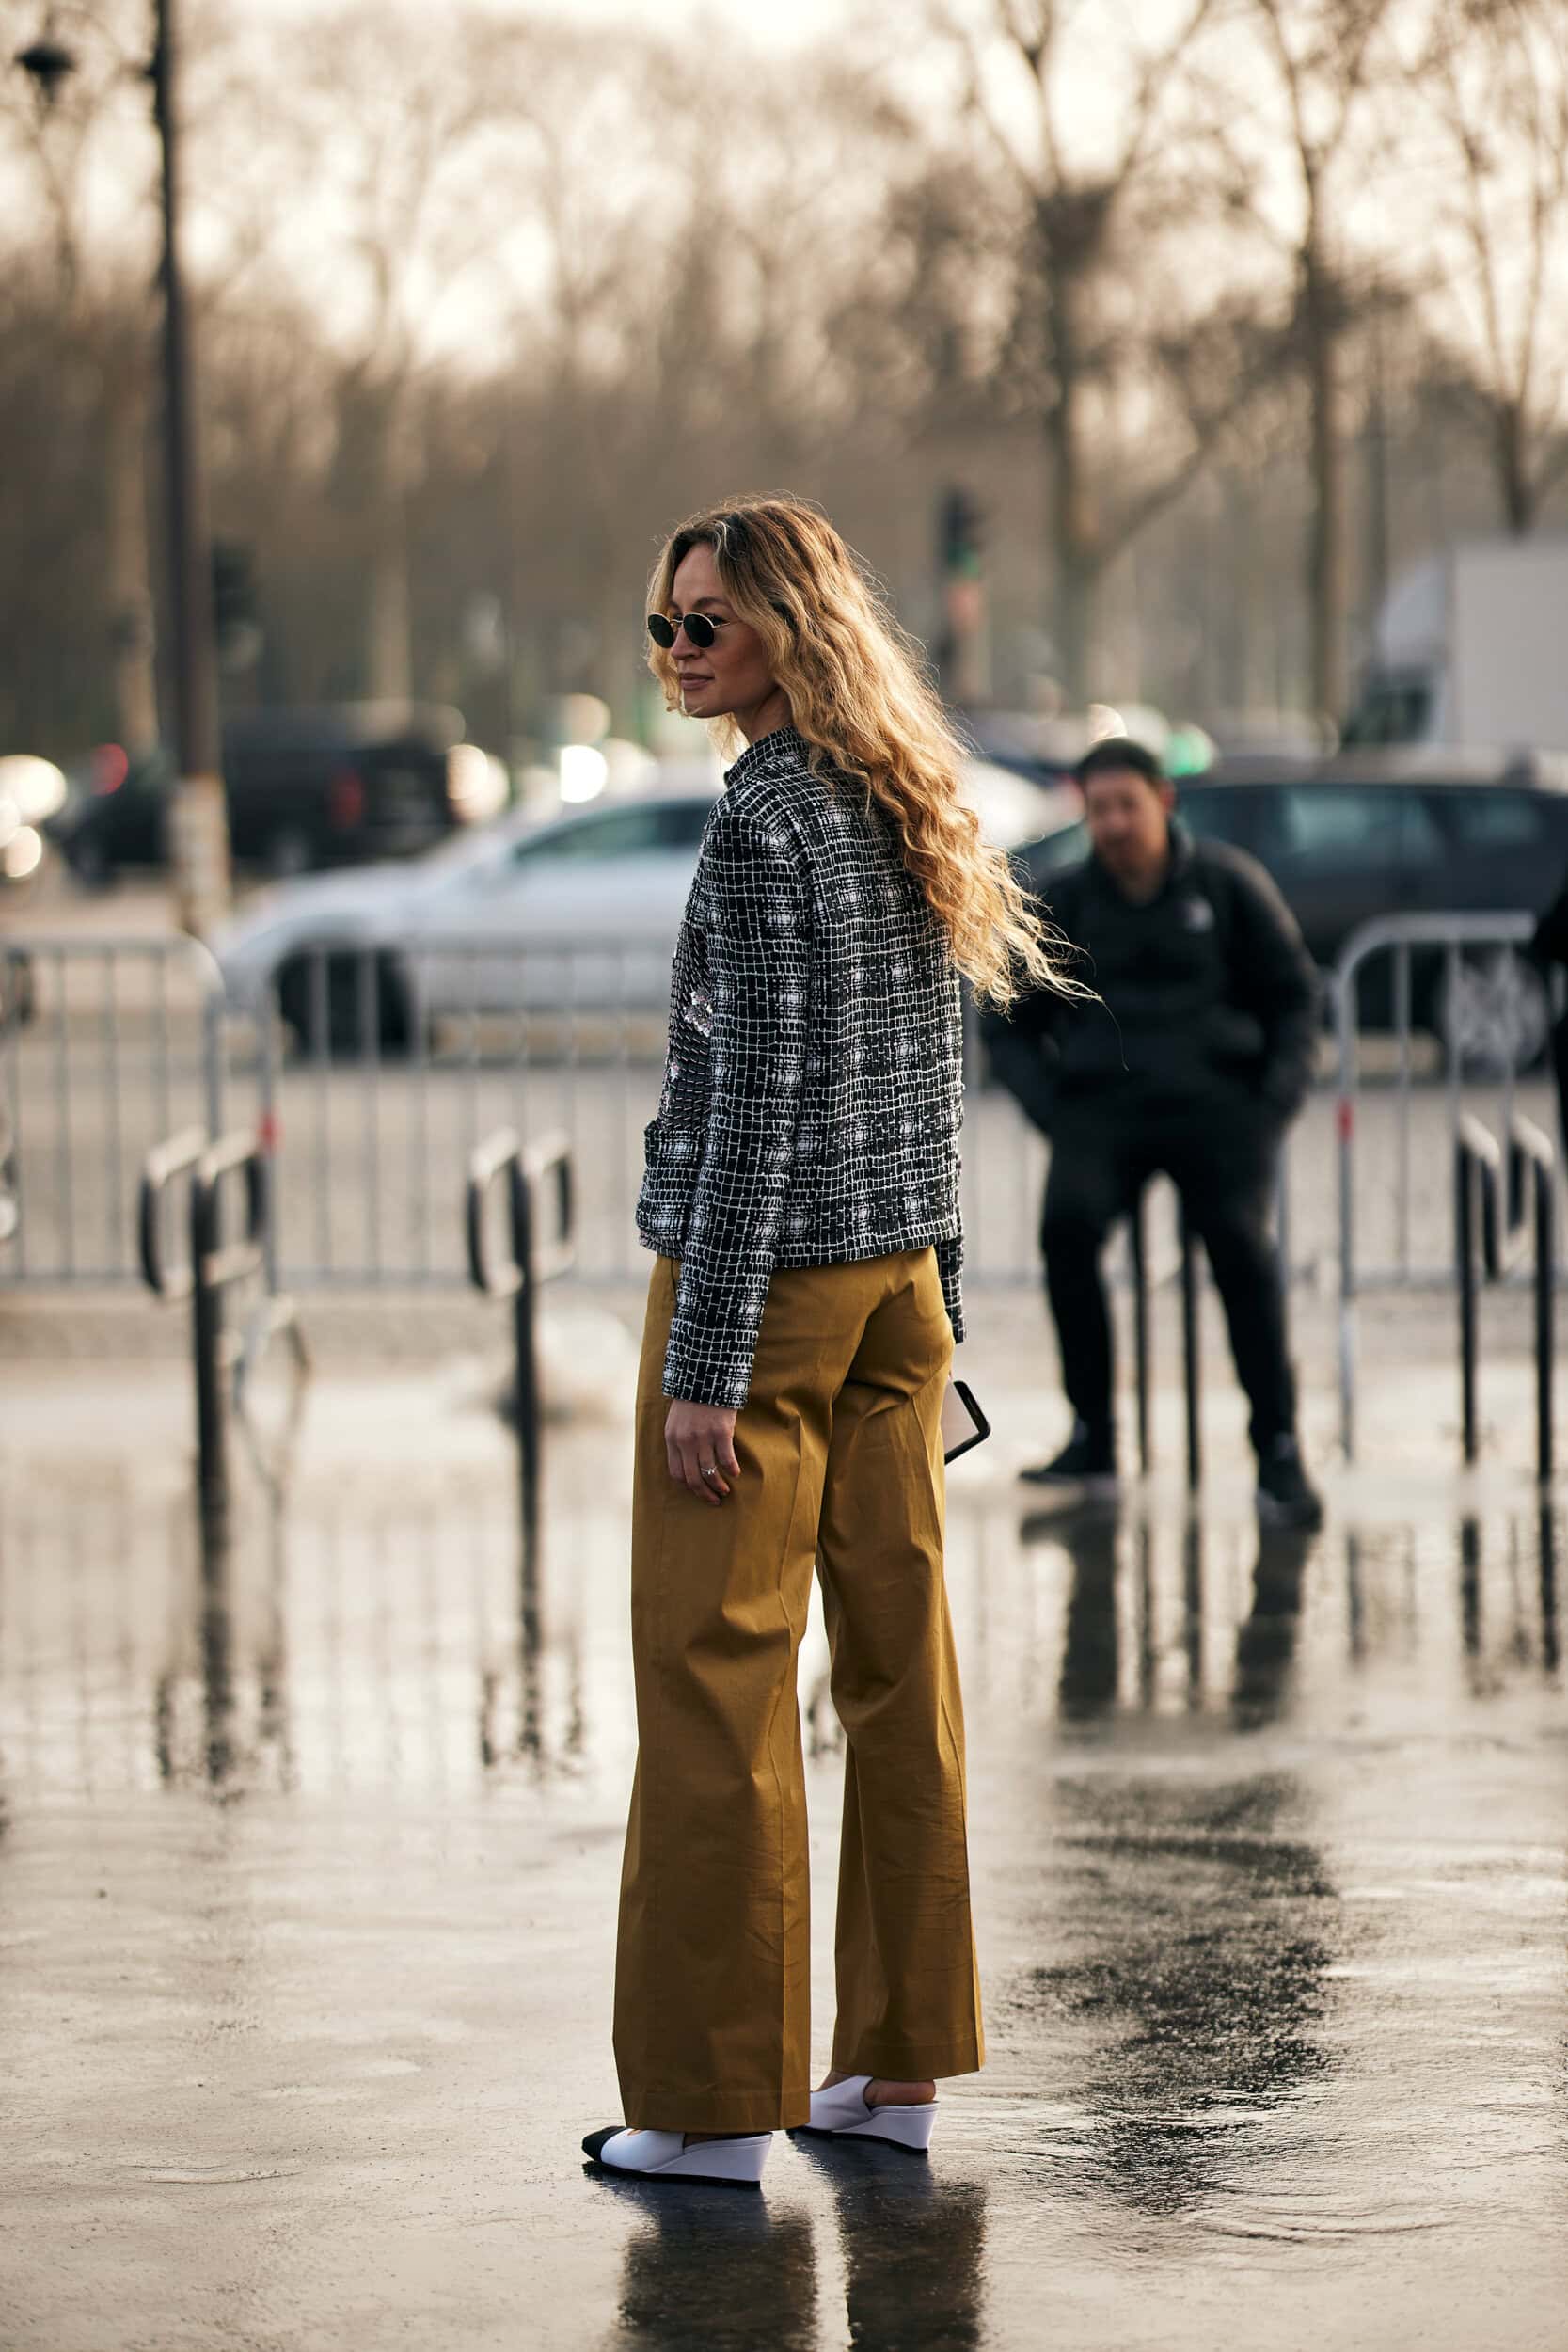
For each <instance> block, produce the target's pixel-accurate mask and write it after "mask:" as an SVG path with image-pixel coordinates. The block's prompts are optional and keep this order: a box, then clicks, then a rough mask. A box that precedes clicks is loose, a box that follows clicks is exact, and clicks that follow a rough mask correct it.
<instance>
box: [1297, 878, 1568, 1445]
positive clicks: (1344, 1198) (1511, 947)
mask: <svg viewBox="0 0 1568 2352" xmlns="http://www.w3.org/2000/svg"><path fill="white" fill-rule="evenodd" d="M1534 929H1535V918H1534V917H1533V916H1532V915H1529V914H1520V913H1517V912H1500V913H1495V914H1487V913H1479V914H1396V915H1383V916H1379V917H1377V918H1376V919H1375V920H1374V921H1372V922H1370V923H1364V924H1362V925H1361V926H1360V927H1359V929H1357V930H1355V931H1354V932H1353V933H1352V934H1351V936H1350V938H1349V939H1348V940H1347V941H1346V943H1345V945H1344V946H1343V948H1342V949H1341V950H1340V953H1339V956H1338V961H1337V962H1336V964H1335V966H1334V969H1333V971H1332V973H1331V974H1330V975H1329V976H1328V985H1329V992H1330V1004H1331V1007H1332V1010H1333V1015H1334V1026H1335V1059H1336V1067H1337V1083H1336V1102H1335V1129H1336V1147H1335V1148H1336V1155H1337V1192H1338V1290H1339V1315H1338V1325H1339V1328H1338V1381H1339V1434H1340V1443H1341V1446H1342V1448H1343V1451H1344V1454H1345V1458H1346V1460H1347V1461H1349V1460H1354V1455H1355V1440H1356V1428H1355V1421H1356V1402H1357V1385H1358V1355H1359V1332H1358V1326H1357V1302H1358V1300H1359V1299H1360V1297H1362V1296H1363V1295H1365V1294H1367V1293H1368V1292H1371V1291H1386V1290H1391V1289H1414V1288H1442V1289H1446V1288H1447V1287H1448V1286H1449V1283H1451V1282H1453V1281H1454V1279H1455V1265H1454V1260H1453V1253H1452V1248H1451V1243H1450V1239H1449V1235H1450V1233H1451V1227H1449V1229H1448V1231H1447V1232H1445V1231H1444V1230H1443V1229H1442V1228H1441V1227H1440V1226H1439V1224H1438V1223H1437V1221H1436V1219H1435V1217H1433V1218H1432V1219H1429V1221H1428V1233H1427V1244H1428V1254H1427V1255H1426V1256H1425V1258H1424V1259H1423V1257H1422V1255H1421V1253H1420V1251H1419V1250H1418V1248H1417V1241H1416V1232H1415V1203H1416V1196H1417V1191H1418V1186H1420V1185H1427V1186H1428V1188H1430V1176H1431V1173H1432V1171H1433V1168H1438V1167H1443V1168H1446V1167H1448V1166H1451V1165H1452V1162H1453V1155H1454V1153H1455V1152H1456V1150H1457V1148H1458V1144H1459V1138H1460V1133H1461V1128H1462V1124H1463V1122H1464V1120H1465V1118H1466V1117H1467V1116H1468V1115H1469V1114H1468V1112H1467V1108H1466V1104H1467V1102H1468V1101H1469V1100H1471V1099H1473V1097H1474V1094H1475V1091H1476V1087H1477V1084H1478V1083H1479V1082H1476V1081H1473V1080H1471V1079H1470V1077H1469V1076H1468V1075H1467V1073H1466V1072H1465V1069H1464V1068H1463V1066H1462V1061H1461V1057H1460V1056H1459V1055H1458V1054H1457V1053H1455V1052H1450V1053H1449V1056H1448V1060H1447V1066H1446V1069H1445V1072H1444V1075H1443V1082H1442V1083H1443V1106H1444V1117H1443V1123H1444V1126H1445V1127H1446V1131H1447V1134H1446V1144H1445V1147H1444V1151H1443V1155H1442V1159H1441V1161H1440V1162H1439V1161H1437V1160H1436V1158H1435V1155H1434V1154H1433V1151H1432V1148H1431V1145H1430V1143H1429V1142H1425V1141H1424V1140H1423V1139H1422V1138H1419V1137H1418V1136H1417V1135H1416V1132H1415V1120H1414V1118H1413V1109H1412V1105H1413V1100H1414V1089H1415V1077H1416V1073H1415V1066H1414V1056H1413V1054H1412V1040H1413V1035H1414V1030H1415V1021H1414V1012H1415V1000H1416V988H1415V974H1414V971H1413V960H1414V958H1415V957H1416V956H1417V955H1423V956H1433V955H1435V956H1439V957H1440V958H1441V977H1440V981H1439V983H1438V985H1439V986H1440V987H1441V988H1442V989H1443V990H1445V991H1448V992H1450V993H1453V992H1455V991H1457V989H1458V987H1459V985H1460V982H1461V975H1462V972H1463V971H1464V970H1465V968H1466V967H1465V959H1466V957H1467V956H1469V955H1471V954H1473V953H1474V951H1476V950H1477V949H1480V950H1483V951H1486V952H1487V953H1489V954H1490V956H1491V957H1492V958H1493V960H1494V961H1493V971H1494V973H1500V972H1502V971H1504V970H1505V969H1506V968H1507V963H1508V962H1510V961H1513V960H1516V959H1518V958H1519V954H1520V950H1521V949H1523V948H1524V947H1525V946H1527V945H1528V941H1529V939H1530V937H1531V934H1532V933H1533V931H1534ZM1379 958H1387V959H1389V960H1390V962H1391V967H1392V968H1391V972H1390V974H1389V978H1390V981H1391V1009H1392V1023H1391V1032H1390V1034H1391V1039H1392V1050H1393V1054H1394V1069H1393V1073H1392V1129H1393V1132H1392V1136H1391V1138H1389V1139H1388V1142H1389V1161H1390V1166H1391V1176H1392V1183H1391V1186H1390V1206H1391V1209H1392V1216H1393V1251H1392V1256H1391V1259H1385V1260H1383V1261H1374V1262H1372V1263H1367V1260H1366V1256H1365V1253H1364V1251H1363V1248H1362V1240H1361V1232H1360V1226H1361V1213H1360V1206H1359V1201H1358V1184H1357V1179H1358V1174H1359V1172H1360V1167H1361V1149H1362V1143H1363V1131H1364V1128H1365V1127H1366V1126H1367V1124H1368V1120H1367V1112H1368V1107H1369V1106H1368V1104H1367V1101H1366V1098H1365V1094H1364V1089H1363V1071H1362V1063H1363V1057H1364V1044H1365V1036H1366V1033H1365V1032H1364V1031H1363V1030H1362V1029H1361V1027H1360V1025H1359V1009H1360V1006H1359V993H1360V987H1361V983H1362V981H1363V978H1364V977H1366V976H1367V974H1368V972H1369V968H1370V966H1371V965H1372V964H1373V963H1374V961H1375V960H1377V959H1379ZM1543 985H1544V984H1543ZM1518 1083H1519V1073H1518V1072H1517V1071H1516V1070H1515V1069H1514V1068H1513V1063H1512V1061H1511V1060H1505V1062H1504V1064H1503V1066H1502V1067H1500V1068H1499V1069H1498V1070H1497V1072H1496V1073H1493V1075H1492V1078H1491V1081H1490V1084H1491V1090H1492V1091H1493V1092H1495V1093H1496V1095H1497V1104H1496V1115H1497V1120H1498V1123H1499V1124H1500V1126H1501V1127H1502V1128H1504V1129H1505V1130H1506V1129H1509V1128H1511V1127H1512V1125H1513V1120H1514V1118H1515V1101H1514V1097H1515V1093H1516V1090H1517V1087H1518ZM1378 1106H1379V1108H1381V1107H1382V1103H1381V1100H1380V1102H1379V1105H1378ZM1435 1207H1436V1202H1435V1201H1433V1208H1434V1209H1435Z"/></svg>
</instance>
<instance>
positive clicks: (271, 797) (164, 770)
mask: <svg viewBox="0 0 1568 2352" xmlns="http://www.w3.org/2000/svg"><path fill="white" fill-rule="evenodd" d="M223 764H224V787H225V797H226V800H227V803H228V808H229V832H230V850H231V852H232V855H233V858H234V861H235V863H236V865H239V866H251V867H253V868H260V869H261V871H263V872H266V873H270V874H280V875H281V874H301V873H306V872H309V871H310V870H312V869H314V868H317V867H321V866H342V865H355V864H358V863H359V862H361V861H363V860H364V859H367V858H380V857H403V856H408V855H412V854H416V853H418V852H419V851H420V850H428V849H430V848H431V847H432V846H433V845H434V844H435V843H436V842H439V841H441V840H442V839H444V838H445V837H446V835H447V834H451V832H453V831H454V830H457V829H460V828H462V827H464V826H467V825H472V824H474V823H476V822H480V821H482V820H483V819H484V818H489V817H493V816H494V815H495V814H496V813H497V811H498V810H499V809H500V808H501V807H503V806H504V805H505V803H506V800H507V797H508V790H509V787H508V782H507V776H506V771H505V770H504V769H503V768H502V767H501V764H500V762H499V760H497V759H495V758H493V757H492V756H491V755H489V754H488V753H486V752H483V751H482V750H480V748H479V747H478V745H477V744H473V743H468V742H466V741H465V740H464V723H463V717H462V714H461V712H459V711H456V710H452V709H450V708H448V707H446V706H445V705H443V704H438V703H393V702H368V703H331V704H323V705H321V706H319V707H308V708H297V709H281V710H255V711H248V712H245V713H243V714H242V715H239V716H237V717H234V718H232V719H230V721H229V722H228V723H227V725H226V726H225V728H224V734H223ZM173 786H174V771H173V766H172V762H171V760H170V758H169V755H168V754H167V753H166V752H165V751H162V750H158V751H153V752H150V753H148V754H147V755H145V756H143V757H141V758H139V759H132V758H130V757H128V755H126V753H125V752H124V751H123V750H122V749H121V747H120V746H119V744H116V743H104V744H101V745H100V746H99V748H98V750H97V751H96V752H95V753H94V754H93V755H92V758H91V760H90V762H89V763H88V765H87V771H86V772H85V773H84V774H83V775H82V777H81V778H80V779H79V781H78V783H77V786H76V787H75V789H74V790H73V791H72V793H71V797H70V799H69V800H68V801H67V802H66V804H65V806H64V807H63V808H62V809H61V810H60V811H59V812H58V814H57V815H56V816H55V818H54V819H53V825H52V831H53V834H54V836H55V839H56V840H57V841H58V842H59V845H60V848H61V850H62V851H63V853H64V855H65V858H66V861H67V863H68V864H69V866H70V867H71V872H72V873H73V874H74V875H75V876H76V878H77V880H78V881H79V882H85V883H87V884H88V885H89V886H98V885H101V884H103V883H106V882H111V881H113V879H114V878H115V876H116V875H117V874H119V872H121V871H122V870H123V869H125V868H126V867H130V866H162V865H164V864H165V862H166V856H167V819H168V809H169V797H170V794H171V792H172V789H173Z"/></svg>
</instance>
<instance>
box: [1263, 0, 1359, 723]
mask: <svg viewBox="0 0 1568 2352" xmlns="http://www.w3.org/2000/svg"><path fill="white" fill-rule="evenodd" d="M1240 4H1241V6H1242V8H1243V10H1244V11H1245V13H1246V14H1247V15H1248V16H1250V18H1251V20H1252V23H1253V25H1254V28H1255V31H1256V33H1257V36H1258V47H1259V51H1260V53H1261V56H1262V58H1263V60H1264V62H1265V64H1266V65H1267V67H1268V68H1269V69H1270V71H1271V72H1272V75H1273V78H1274V81H1275V88H1276V90H1277V93H1278V97H1279V101H1280V112H1281V115H1282V118H1283V123H1284V128H1285V139H1284V142H1283V152H1284V153H1285V154H1286V155H1288V157H1289V159H1290V165H1291V176H1292V178H1293V181H1294V191H1293V199H1294V200H1293V204H1292V207H1291V210H1292V213H1293V219H1292V221H1291V225H1290V227H1289V228H1287V229H1286V230H1284V231H1283V242H1284V245H1285V248H1286V250H1287V251H1288V253H1289V255H1290V258H1291V263H1292V265H1293V270H1294V276H1295V299H1294V322H1293V323H1294V340H1295V342H1296V347H1297V350H1298V352H1299V356H1300V364H1301V369H1302V373H1303V376H1304V379H1305V382H1306V386H1307V411H1308V419H1309V424H1308V432H1309V453H1308V462H1309V466H1310V472H1311V482H1312V504H1311V516H1310V521H1309V525H1308V532H1307V598H1308V605H1309V612H1310V627H1311V691H1312V699H1313V702H1314V704H1315V706H1316V707H1317V708H1318V710H1319V711H1320V712H1322V713H1324V714H1326V715H1328V716H1330V717H1337V716H1338V714H1339V712H1340V711H1341V710H1342V709H1343V707H1344V700H1345V657H1346V644H1345V638H1346V623H1347V613H1348V606H1349V585H1348V545H1347V522H1346V511H1345V508H1346V484H1345V434H1344V416H1343V408H1344V380H1343V379H1344V343H1345V338H1346V335H1347V333H1348V331H1349V329H1350V327H1351V325H1352V322H1353V319H1354V311H1355V287H1354V276H1353V271H1352V266H1351V263H1350V260H1349V258H1348V255H1347V252H1346V246H1345V238H1344V234H1343V230H1342V227H1341V214H1342V208H1343V205H1344V201H1345V199H1346V198H1347V197H1348V194H1349V189H1348V187H1347V186H1346V184H1345V183H1346V182H1347V180H1348V176H1349V172H1350V168H1351V166H1352V164H1353V163H1354V160H1355V159H1356V157H1357V154H1358V152H1359V150H1358V147H1357V143H1356V142H1357V136H1358V135H1359V133H1360V132H1361V130H1362V128H1363V123H1364V119H1365V114H1366V107H1367V102H1368V100H1369V97H1370V91H1371V88H1372V83H1373V74H1374V68H1375V66H1376V63H1377V61H1378V55H1379V47H1378V44H1379V36H1380V35H1381V34H1382V33H1383V32H1384V30H1385V28H1386V24H1387V20H1388V16H1389V13H1390V9H1389V0H1240ZM1267 219H1268V210H1267V205H1266V203H1260V205H1259V220H1260V221H1262V222H1265V223H1266V222H1267Z"/></svg>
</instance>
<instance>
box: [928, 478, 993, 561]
mask: <svg viewBox="0 0 1568 2352" xmlns="http://www.w3.org/2000/svg"><path fill="white" fill-rule="evenodd" d="M938 530H939V532H940V534H941V542H942V570H943V572H944V573H945V574H946V576H947V578H948V579H949V580H978V579H979V577H980V567H981V551H982V548H983V547H984V544H985V532H984V528H983V523H982V517H981V514H980V502H979V501H978V499H976V498H974V496H973V495H972V493H971V492H970V491H968V490H963V489H958V488H954V489H951V490H947V491H944V492H943V494H942V504H941V508H940V510H939V519H938Z"/></svg>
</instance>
